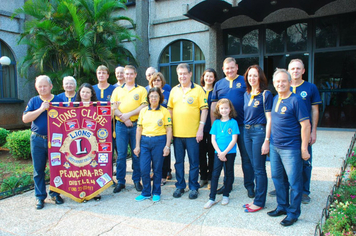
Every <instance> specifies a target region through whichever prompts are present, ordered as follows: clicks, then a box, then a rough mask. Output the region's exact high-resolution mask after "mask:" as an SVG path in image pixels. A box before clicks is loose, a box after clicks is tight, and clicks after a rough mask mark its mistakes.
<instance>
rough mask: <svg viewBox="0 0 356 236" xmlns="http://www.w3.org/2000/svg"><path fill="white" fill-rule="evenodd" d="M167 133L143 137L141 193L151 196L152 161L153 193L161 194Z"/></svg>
mask: <svg viewBox="0 0 356 236" xmlns="http://www.w3.org/2000/svg"><path fill="white" fill-rule="evenodd" d="M166 140H167V137H166V135H161V136H154V137H148V136H144V135H142V137H141V153H140V167H141V177H142V184H143V190H142V193H141V195H142V196H145V197H150V196H151V178H150V172H151V163H152V168H153V174H154V175H153V189H152V195H161V179H162V166H163V160H164V158H165V157H164V156H163V149H164V147H165V146H166Z"/></svg>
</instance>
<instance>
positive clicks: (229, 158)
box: [204, 98, 240, 209]
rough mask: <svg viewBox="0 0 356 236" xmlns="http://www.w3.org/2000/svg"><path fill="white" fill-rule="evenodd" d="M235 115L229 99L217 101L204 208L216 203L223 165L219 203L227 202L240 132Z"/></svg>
mask: <svg viewBox="0 0 356 236" xmlns="http://www.w3.org/2000/svg"><path fill="white" fill-rule="evenodd" d="M236 115H237V114H236V111H235V109H234V106H233V105H232V103H231V101H230V100H229V99H226V98H223V99H220V100H219V101H218V102H217V104H216V109H215V112H214V116H215V117H216V118H217V119H216V120H215V121H214V123H213V126H212V127H211V130H210V134H211V143H212V144H213V147H214V149H215V158H214V170H213V174H212V178H211V190H210V195H209V201H208V202H207V203H206V204H205V205H204V208H205V209H208V208H210V207H212V206H213V205H214V204H216V201H215V196H216V190H217V187H218V181H219V177H220V173H221V170H222V168H223V167H225V168H224V170H226V173H225V176H226V182H225V189H224V192H223V199H222V201H221V204H222V205H227V204H228V203H229V193H230V191H231V189H232V184H233V182H234V162H235V157H236V142H237V136H238V134H240V131H239V126H238V124H237V121H236V120H235V119H233V118H234V117H236Z"/></svg>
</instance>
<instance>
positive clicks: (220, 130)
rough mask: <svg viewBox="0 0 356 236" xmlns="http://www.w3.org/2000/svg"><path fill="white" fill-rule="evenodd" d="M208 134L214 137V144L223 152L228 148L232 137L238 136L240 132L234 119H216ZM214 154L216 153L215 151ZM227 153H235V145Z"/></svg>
mask: <svg viewBox="0 0 356 236" xmlns="http://www.w3.org/2000/svg"><path fill="white" fill-rule="evenodd" d="M210 134H211V135H215V140H216V143H217V144H218V147H219V148H220V151H222V152H223V151H225V149H226V148H227V147H228V146H229V144H230V142H231V140H232V135H234V134H237V135H239V134H240V130H239V126H238V125H237V121H236V120H234V119H230V120H228V121H221V120H218V119H217V120H215V121H214V123H213V126H212V127H211V130H210ZM215 153H217V151H216V150H215ZM228 153H236V144H235V146H234V147H233V148H231V150H230V151H229V152H228Z"/></svg>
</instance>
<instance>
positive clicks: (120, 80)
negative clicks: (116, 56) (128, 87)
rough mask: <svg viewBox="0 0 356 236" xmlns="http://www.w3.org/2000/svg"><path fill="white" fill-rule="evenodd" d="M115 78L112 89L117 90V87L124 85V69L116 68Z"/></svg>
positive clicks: (121, 67)
mask: <svg viewBox="0 0 356 236" xmlns="http://www.w3.org/2000/svg"><path fill="white" fill-rule="evenodd" d="M115 76H116V79H117V83H116V84H114V87H115V88H117V87H120V86H122V85H124V83H125V67H123V66H118V67H116V69H115Z"/></svg>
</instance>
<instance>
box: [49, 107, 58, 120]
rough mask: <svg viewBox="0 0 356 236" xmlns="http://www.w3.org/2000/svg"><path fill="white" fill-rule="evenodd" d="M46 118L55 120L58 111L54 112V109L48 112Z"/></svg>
mask: <svg viewBox="0 0 356 236" xmlns="http://www.w3.org/2000/svg"><path fill="white" fill-rule="evenodd" d="M48 116H49V117H51V118H53V119H55V118H57V116H58V111H57V110H55V109H51V110H50V111H49V112H48Z"/></svg>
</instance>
